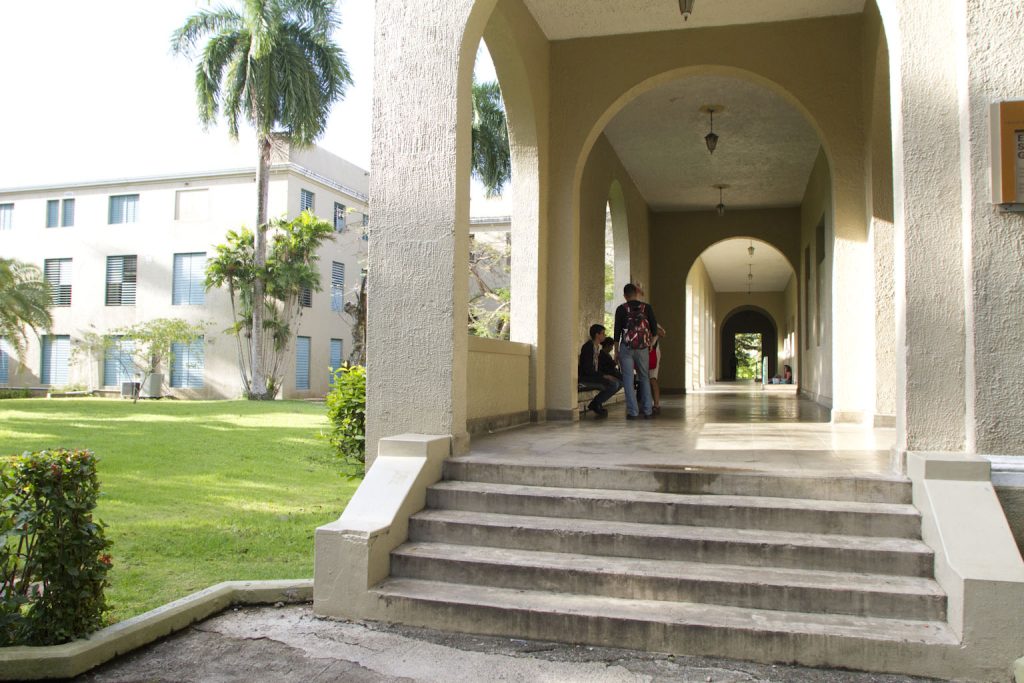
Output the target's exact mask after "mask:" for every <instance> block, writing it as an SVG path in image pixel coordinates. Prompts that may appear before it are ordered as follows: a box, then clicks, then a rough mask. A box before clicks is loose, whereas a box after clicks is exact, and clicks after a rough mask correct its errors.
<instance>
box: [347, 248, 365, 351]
mask: <svg viewBox="0 0 1024 683" xmlns="http://www.w3.org/2000/svg"><path fill="white" fill-rule="evenodd" d="M366 303H367V302H366V268H363V272H362V273H361V274H360V276H359V289H357V290H356V300H355V301H346V302H345V305H344V307H343V310H344V312H345V315H346V316H348V319H349V327H350V328H351V330H352V351H351V353H349V355H348V359H349V362H350V363H352V364H354V365H366Z"/></svg>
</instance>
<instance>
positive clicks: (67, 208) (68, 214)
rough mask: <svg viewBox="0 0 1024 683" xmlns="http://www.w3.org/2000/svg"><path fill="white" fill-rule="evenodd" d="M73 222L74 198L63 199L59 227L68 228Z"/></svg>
mask: <svg viewBox="0 0 1024 683" xmlns="http://www.w3.org/2000/svg"><path fill="white" fill-rule="evenodd" d="M74 224H75V200H74V199H65V200H64V213H63V215H62V216H61V219H60V227H62V228H69V227H71V226H72V225H74Z"/></svg>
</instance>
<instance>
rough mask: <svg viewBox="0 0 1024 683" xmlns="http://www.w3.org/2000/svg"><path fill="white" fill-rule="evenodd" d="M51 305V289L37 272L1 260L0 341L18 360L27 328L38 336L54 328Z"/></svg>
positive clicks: (26, 341) (14, 262)
mask: <svg viewBox="0 0 1024 683" xmlns="http://www.w3.org/2000/svg"><path fill="white" fill-rule="evenodd" d="M50 302H51V299H50V285H49V284H47V282H46V280H45V279H43V274H42V272H41V271H40V270H39V268H37V267H36V266H33V265H32V264H30V263H23V262H21V261H16V260H14V259H6V258H0V339H6V340H7V341H8V342H9V343H10V344H11V346H13V347H14V350H15V353H16V354H17V356H18V358H19V359H22V358H24V355H25V346H26V344H27V343H28V332H27V330H26V328H28V329H31V330H32V331H33V332H34V333H35V334H36V336H38V335H39V331H40V330H48V329H50V327H51V326H52V325H53V318H52V317H51V316H50Z"/></svg>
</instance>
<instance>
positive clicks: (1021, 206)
mask: <svg viewBox="0 0 1024 683" xmlns="http://www.w3.org/2000/svg"><path fill="white" fill-rule="evenodd" d="M991 136H992V202H993V203H994V204H999V205H1000V206H1001V207H1002V208H1003V209H1005V210H1007V211H1024V101H1017V102H996V103H994V104H993V105H992V109H991Z"/></svg>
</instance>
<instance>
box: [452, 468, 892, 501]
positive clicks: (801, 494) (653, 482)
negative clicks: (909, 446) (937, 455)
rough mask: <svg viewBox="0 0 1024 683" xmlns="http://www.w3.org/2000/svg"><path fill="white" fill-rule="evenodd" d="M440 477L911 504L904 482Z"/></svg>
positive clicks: (498, 473) (593, 474)
mask: <svg viewBox="0 0 1024 683" xmlns="http://www.w3.org/2000/svg"><path fill="white" fill-rule="evenodd" d="M444 478H445V479H449V480H458V481H479V482H487V483H493V484H520V485H524V486H557V487H564V488H585V489H614V490H623V491H656V492H661V493H692V494H718V495H738V496H771V497H778V498H810V499H813V500H852V501H861V502H867V503H910V502H911V489H910V484H909V483H907V482H898V481H886V480H874V479H850V478H825V477H823V478H800V477H773V476H770V475H750V474H730V473H727V472H721V473H719V472H697V471H686V470H679V471H674V470H671V471H666V470H642V469H600V468H591V467H536V466H529V465H510V464H502V463H479V462H465V461H458V460H454V461H448V462H446V463H445V465H444Z"/></svg>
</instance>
